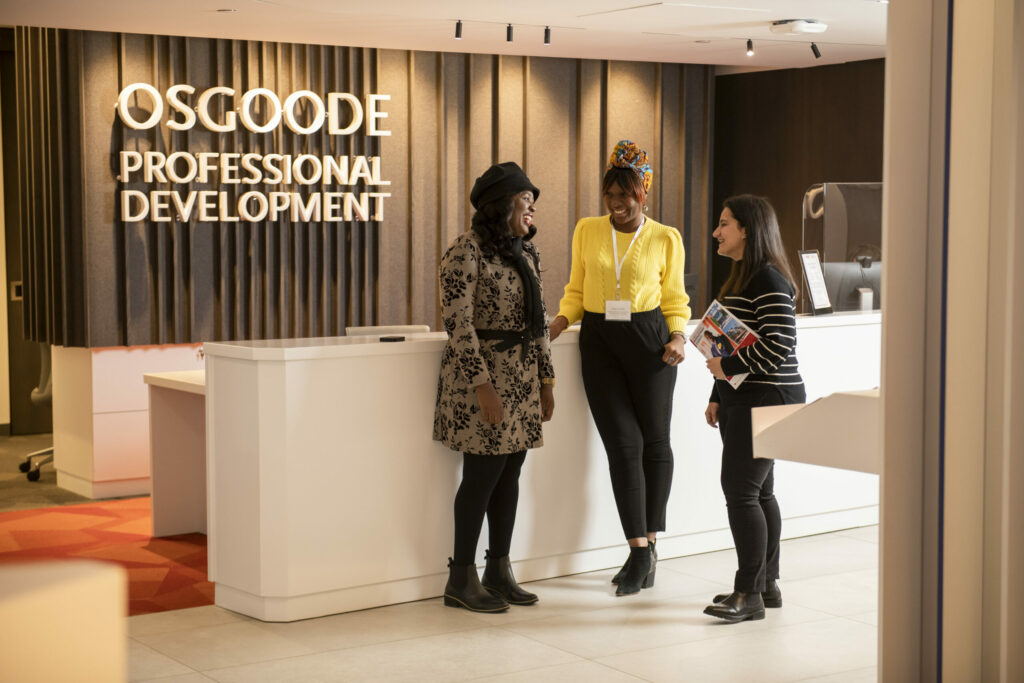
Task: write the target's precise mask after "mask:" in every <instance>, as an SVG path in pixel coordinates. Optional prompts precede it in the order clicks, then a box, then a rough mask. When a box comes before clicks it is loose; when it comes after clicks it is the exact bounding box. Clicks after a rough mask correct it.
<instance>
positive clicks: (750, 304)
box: [711, 266, 804, 403]
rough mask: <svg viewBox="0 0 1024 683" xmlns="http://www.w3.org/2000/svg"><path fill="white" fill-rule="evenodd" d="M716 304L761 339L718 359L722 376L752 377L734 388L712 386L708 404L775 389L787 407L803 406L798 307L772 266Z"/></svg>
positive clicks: (716, 384) (718, 383) (787, 282)
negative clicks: (731, 394) (727, 394)
mask: <svg viewBox="0 0 1024 683" xmlns="http://www.w3.org/2000/svg"><path fill="white" fill-rule="evenodd" d="M720 301H721V303H722V305H723V306H725V307H726V308H728V309H729V310H730V311H731V312H732V314H733V315H735V316H736V317H737V318H739V319H740V320H742V321H743V322H744V323H745V324H746V325H747V326H748V327H750V329H752V330H754V331H755V332H757V334H758V336H759V337H760V339H758V340H757V341H756V342H755V343H754V344H752V345H750V346H746V347H744V348H742V349H740V350H739V351H737V352H736V353H735V354H734V355H732V356H729V357H727V358H723V359H722V371H723V372H725V374H727V375H730V376H732V375H737V374H740V373H744V372H749V373H750V375H749V376H748V377H747V378H746V379H745V380H743V383H742V384H740V386H739V387H738V388H737V389H733V388H732V387H731V386H730V385H729V383H728V382H725V381H723V380H718V381H716V382H715V387H714V389H712V391H711V401H712V402H713V403H720V402H721V396H722V395H723V394H724V393H725V392H735V393H737V394H745V393H755V392H761V391H765V390H766V389H769V388H773V387H774V388H776V389H778V390H779V391H780V392H781V393H782V395H783V398H784V399H785V401H786V402H787V403H790V402H802V401H803V400H804V399H803V396H804V387H803V384H804V382H803V379H802V378H801V377H800V370H799V368H798V367H797V360H796V303H795V301H794V298H793V288H792V286H790V284H789V281H788V280H786V278H785V277H783V276H782V274H781V273H779V271H777V270H776V269H775V268H774V267H773V266H765V267H764V268H762V269H761V270H759V271H758V272H757V273H755V274H754V277H752V278H751V279H750V283H749V284H747V286H746V288H744V290H743V291H742V292H740V293H739V294H737V295H730V296H725V297H722V298H721V299H720Z"/></svg>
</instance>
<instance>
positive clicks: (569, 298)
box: [550, 140, 690, 595]
mask: <svg viewBox="0 0 1024 683" xmlns="http://www.w3.org/2000/svg"><path fill="white" fill-rule="evenodd" d="M653 178H654V174H653V172H652V170H651V166H650V163H649V162H648V160H647V154H646V152H644V151H643V150H642V149H640V148H639V147H638V146H637V145H636V143H634V142H631V141H629V140H621V141H620V142H619V143H618V144H617V145H616V146H615V150H614V151H613V152H612V155H611V160H610V161H609V164H608V168H607V171H606V172H605V175H604V181H603V183H602V185H601V190H602V194H603V196H604V203H605V206H606V207H607V208H608V214H607V215H605V216H600V217H595V218H584V219H582V220H580V221H579V223H577V224H576V231H575V233H574V234H573V238H572V269H571V272H570V274H569V284H567V285H566V286H565V295H564V296H563V297H562V301H561V303H560V304H559V309H558V315H557V316H556V317H555V319H554V321H552V323H551V326H550V335H551V340H552V341H554V340H555V339H556V338H557V337H558V335H559V334H561V333H562V331H563V330H564V329H565V328H566V327H568V326H569V325H570V324H572V323H574V322H576V321H577V320H581V319H582V321H583V324H582V328H581V330H580V359H581V361H582V369H583V386H584V389H585V390H586V392H587V402H588V403H589V404H590V412H591V414H593V416H594V423H595V424H596V425H597V429H598V431H599V432H600V434H601V440H602V441H603V442H604V447H605V451H606V452H607V454H608V468H609V470H610V473H611V480H612V489H613V491H614V493H615V503H616V505H617V507H618V509H619V519H620V521H621V522H622V530H623V532H624V533H625V535H626V539H627V542H628V543H629V558H628V559H627V560H626V563H625V564H624V565H623V567H622V569H621V570H620V571H619V573H618V574H616V575H615V578H613V579H612V583H617V584H618V588H617V589H616V591H615V594H616V595H630V594H633V593H639V592H640V589H641V588H648V587H650V586H653V585H654V576H655V566H656V563H657V559H658V557H657V554H656V552H655V549H654V544H655V540H656V537H657V533H658V532H659V531H664V530H665V511H666V508H667V507H668V494H669V489H670V488H671V486H672V444H671V442H670V438H669V421H670V419H671V416H672V393H673V390H674V388H675V383H676V366H677V365H678V364H679V363H680V362H682V360H683V357H684V355H685V347H686V335H685V333H684V329H685V327H686V322H687V321H688V320H689V318H690V306H689V302H690V297H688V296H687V295H686V289H685V287H684V286H683V262H684V257H685V255H684V253H683V241H682V238H681V237H680V235H679V231H677V230H676V229H675V228H671V227H669V226H666V225H662V224H660V223H658V222H656V221H654V220H651V219H650V218H648V217H647V216H645V215H644V213H643V211H644V208H645V207H644V203H645V202H646V200H647V192H648V191H649V190H650V188H651V181H652V180H653Z"/></svg>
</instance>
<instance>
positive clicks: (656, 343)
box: [580, 308, 676, 538]
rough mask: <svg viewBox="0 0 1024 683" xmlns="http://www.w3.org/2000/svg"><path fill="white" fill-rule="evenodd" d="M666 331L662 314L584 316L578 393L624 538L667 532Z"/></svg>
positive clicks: (670, 385)
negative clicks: (601, 454)
mask: <svg viewBox="0 0 1024 683" xmlns="http://www.w3.org/2000/svg"><path fill="white" fill-rule="evenodd" d="M668 338H669V330H668V325H667V324H666V323H665V316H664V315H663V314H662V312H661V309H660V308H656V309H654V310H653V311H644V312H643V313H634V314H633V315H632V319H631V320H630V321H629V322H618V321H611V320H605V317H604V315H603V314H600V313H591V312H585V313H584V314H583V326H582V329H581V330H580V360H581V362H582V368H583V387H584V389H585V390H586V393H587V402H588V403H589V404H590V412H591V414H592V415H593V416H594V423H595V424H596V425H597V431H598V432H599V433H600V434H601V441H602V442H603V443H604V448H605V452H606V453H607V454H608V469H609V471H610V474H611V480H612V490H613V492H614V494H615V504H616V506H617V507H618V509H619V520H620V521H621V523H622V530H623V532H624V533H625V535H626V538H640V537H642V536H646V535H647V534H648V533H649V532H656V531H664V530H665V514H666V509H667V507H668V495H669V491H670V489H671V488H672V466H673V459H672V444H671V441H670V438H669V427H670V420H671V417H672V393H673V391H674V390H675V385H676V368H675V367H674V366H671V365H668V364H667V363H665V362H664V361H662V360H661V357H662V355H663V354H664V353H665V344H666V343H668Z"/></svg>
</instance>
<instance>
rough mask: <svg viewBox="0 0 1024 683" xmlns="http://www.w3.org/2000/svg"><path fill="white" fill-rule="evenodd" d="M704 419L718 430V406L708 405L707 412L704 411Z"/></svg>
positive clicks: (714, 404)
mask: <svg viewBox="0 0 1024 683" xmlns="http://www.w3.org/2000/svg"><path fill="white" fill-rule="evenodd" d="M704 419H705V420H707V421H708V424H709V425H711V426H712V427H714V428H715V429H718V404H717V403H709V404H708V407H707V410H705V411H704Z"/></svg>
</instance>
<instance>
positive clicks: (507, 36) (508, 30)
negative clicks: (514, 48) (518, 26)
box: [505, 24, 512, 43]
mask: <svg viewBox="0 0 1024 683" xmlns="http://www.w3.org/2000/svg"><path fill="white" fill-rule="evenodd" d="M505 40H506V41H507V42H509V43H511V42H512V24H509V25H508V27H507V28H506V29H505Z"/></svg>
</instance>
